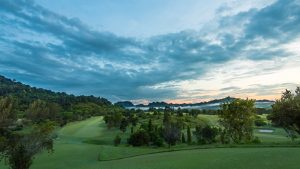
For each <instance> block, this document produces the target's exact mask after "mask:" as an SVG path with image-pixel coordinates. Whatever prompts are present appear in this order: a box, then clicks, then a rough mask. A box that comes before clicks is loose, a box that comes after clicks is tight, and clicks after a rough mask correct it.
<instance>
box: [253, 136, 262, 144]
mask: <svg viewBox="0 0 300 169" xmlns="http://www.w3.org/2000/svg"><path fill="white" fill-rule="evenodd" d="M252 143H253V144H260V143H261V141H260V139H259V138H258V137H255V138H254V139H253V140H252Z"/></svg>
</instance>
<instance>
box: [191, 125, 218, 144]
mask: <svg viewBox="0 0 300 169" xmlns="http://www.w3.org/2000/svg"><path fill="white" fill-rule="evenodd" d="M218 132H219V129H218V128H216V127H211V126H209V125H205V126H202V125H198V126H196V130H195V131H194V135H195V136H196V138H197V141H198V143H199V144H211V143H214V142H216V136H217V135H218Z"/></svg>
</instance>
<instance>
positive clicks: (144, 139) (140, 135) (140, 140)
mask: <svg viewBox="0 0 300 169" xmlns="http://www.w3.org/2000/svg"><path fill="white" fill-rule="evenodd" d="M127 142H128V144H130V145H133V146H143V145H148V144H149V142H150V136H149V134H148V133H147V132H146V131H145V130H143V129H140V130H138V131H136V132H135V133H133V134H131V135H130V137H129V139H128V140H127Z"/></svg>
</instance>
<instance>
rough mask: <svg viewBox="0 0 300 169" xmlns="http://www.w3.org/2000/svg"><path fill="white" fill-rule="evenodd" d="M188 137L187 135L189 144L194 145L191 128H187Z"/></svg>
mask: <svg viewBox="0 0 300 169" xmlns="http://www.w3.org/2000/svg"><path fill="white" fill-rule="evenodd" d="M186 135H187V143H188V144H191V143H192V132H191V127H190V126H188V127H187V130H186Z"/></svg>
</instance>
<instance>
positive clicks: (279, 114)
mask: <svg viewBox="0 0 300 169" xmlns="http://www.w3.org/2000/svg"><path fill="white" fill-rule="evenodd" d="M268 118H269V119H270V120H271V121H272V122H273V123H274V124H275V125H277V126H280V127H282V128H284V129H285V131H286V132H287V134H288V136H289V137H290V138H292V139H294V138H295V137H296V133H299V134H300V88H299V87H297V89H296V91H295V93H294V94H293V93H292V92H291V91H289V90H286V91H285V92H283V94H282V96H281V98H280V99H278V100H276V102H275V104H274V105H273V106H272V113H271V114H270V115H269V116H268Z"/></svg>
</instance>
